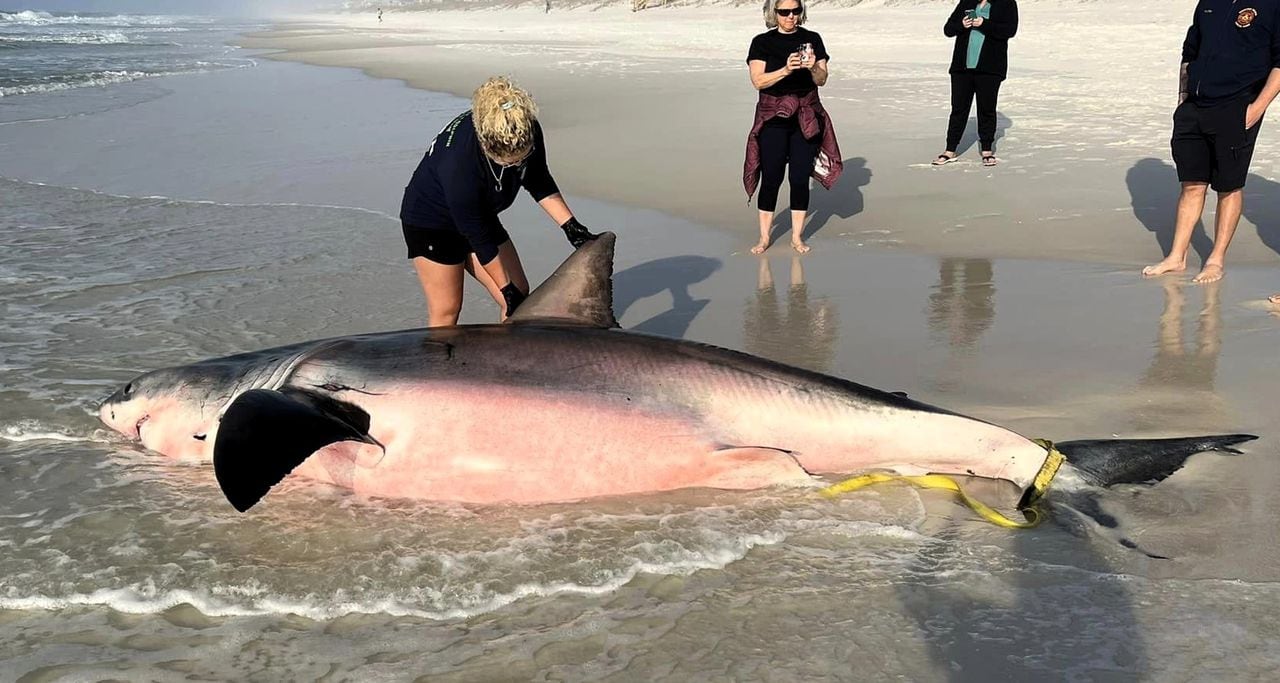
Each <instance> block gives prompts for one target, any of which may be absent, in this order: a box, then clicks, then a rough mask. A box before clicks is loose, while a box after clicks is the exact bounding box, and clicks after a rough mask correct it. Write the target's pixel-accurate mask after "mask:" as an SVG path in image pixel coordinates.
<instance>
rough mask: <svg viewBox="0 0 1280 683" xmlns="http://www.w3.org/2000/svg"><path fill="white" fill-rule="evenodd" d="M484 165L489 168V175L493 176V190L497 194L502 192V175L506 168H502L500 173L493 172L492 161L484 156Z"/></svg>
mask: <svg viewBox="0 0 1280 683" xmlns="http://www.w3.org/2000/svg"><path fill="white" fill-rule="evenodd" d="M484 161H485V165H486V166H488V167H489V173H490V174H492V175H493V189H495V190H497V191H498V192H501V191H502V174H504V173H506V172H507V167H506V166H503V167H502V170H501V171H495V170H493V160H492V159H490V158H489V157H488V155H485V158H484Z"/></svg>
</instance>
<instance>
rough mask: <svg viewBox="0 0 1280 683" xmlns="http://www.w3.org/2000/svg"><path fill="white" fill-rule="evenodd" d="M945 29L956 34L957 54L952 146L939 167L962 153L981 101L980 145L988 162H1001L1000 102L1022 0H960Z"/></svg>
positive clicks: (949, 136)
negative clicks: (962, 141)
mask: <svg viewBox="0 0 1280 683" xmlns="http://www.w3.org/2000/svg"><path fill="white" fill-rule="evenodd" d="M942 32H943V33H944V34H946V36H947V37H949V38H955V39H956V44H955V49H954V50H953V51H952V53H951V69H950V71H951V120H950V122H949V124H948V125H947V148H946V150H945V151H943V153H942V154H939V155H938V158H936V159H934V160H933V164H934V165H935V166H942V165H943V164H947V163H950V162H952V161H954V160H955V158H956V148H957V147H959V146H960V137H961V136H962V135H964V128H965V125H966V124H967V123H968V122H969V109H970V108H971V107H972V106H973V100H974V97H975V96H976V97H977V100H978V144H979V145H980V146H981V148H982V165H983V166H995V165H996V163H997V162H996V154H995V149H994V148H995V141H996V101H997V99H998V98H999V96H1000V84H1001V83H1002V82H1003V81H1004V79H1005V76H1007V75H1008V72H1009V39H1011V38H1013V36H1014V35H1015V34H1017V32H1018V2H1017V0H960V3H959V4H958V5H956V8H955V10H954V11H953V12H952V13H951V16H950V17H948V18H947V23H946V24H945V25H943V27H942Z"/></svg>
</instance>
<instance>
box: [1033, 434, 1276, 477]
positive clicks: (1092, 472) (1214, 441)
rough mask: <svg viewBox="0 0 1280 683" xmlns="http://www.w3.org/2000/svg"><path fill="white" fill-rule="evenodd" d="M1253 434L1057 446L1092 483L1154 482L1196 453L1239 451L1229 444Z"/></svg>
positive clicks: (1248, 438) (1066, 443)
mask: <svg viewBox="0 0 1280 683" xmlns="http://www.w3.org/2000/svg"><path fill="white" fill-rule="evenodd" d="M1256 438H1258V437H1256V436H1254V435H1252V434H1226V435H1222V436H1189V437H1183V438H1177V439H1095V440H1087V441H1065V442H1060V443H1058V444H1057V448H1058V451H1059V452H1061V453H1062V454H1063V455H1064V456H1066V458H1067V462H1069V463H1071V465H1072V466H1073V467H1075V468H1076V469H1077V470H1079V471H1080V472H1081V474H1083V475H1084V476H1085V477H1086V478H1087V479H1089V480H1090V481H1091V482H1092V483H1095V484H1099V485H1101V486H1111V485H1113V484H1148V483H1151V484H1154V483H1156V482H1159V481H1163V480H1164V479H1166V478H1167V477H1168V476H1169V475H1171V474H1173V473H1174V472H1177V471H1178V470H1179V469H1181V468H1182V466H1183V464H1185V463H1186V462H1187V458H1190V457H1191V456H1193V455H1195V454H1196V453H1202V452H1204V451H1218V452H1220V453H1229V454H1239V453H1240V451H1238V450H1236V449H1234V448H1232V446H1235V445H1236V444H1241V443H1244V442H1246V441H1252V440H1254V439H1256Z"/></svg>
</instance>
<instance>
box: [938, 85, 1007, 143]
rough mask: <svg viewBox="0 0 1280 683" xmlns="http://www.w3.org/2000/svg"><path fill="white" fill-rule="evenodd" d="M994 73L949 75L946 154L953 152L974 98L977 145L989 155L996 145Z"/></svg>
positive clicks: (996, 89) (997, 97)
mask: <svg viewBox="0 0 1280 683" xmlns="http://www.w3.org/2000/svg"><path fill="white" fill-rule="evenodd" d="M1001 80H1003V79H1001V78H1000V77H999V76H997V75H995V74H980V73H975V72H973V71H966V72H964V73H958V74H951V122H950V123H949V124H948V125H947V151H948V152H955V151H957V150H956V147H959V146H960V136H961V135H964V127H965V125H966V124H968V123H969V108H970V107H972V106H973V97H974V95H977V96H978V144H979V145H981V146H982V151H984V152H990V151H991V148H992V147H993V146H994V145H995V142H996V100H997V99H999V97H1000V81H1001Z"/></svg>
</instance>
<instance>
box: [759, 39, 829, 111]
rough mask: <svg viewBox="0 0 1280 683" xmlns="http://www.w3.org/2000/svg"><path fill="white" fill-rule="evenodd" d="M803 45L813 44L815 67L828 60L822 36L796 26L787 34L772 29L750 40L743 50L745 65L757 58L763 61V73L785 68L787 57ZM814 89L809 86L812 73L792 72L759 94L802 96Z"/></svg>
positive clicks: (805, 71)
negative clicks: (745, 59) (748, 47)
mask: <svg viewBox="0 0 1280 683" xmlns="http://www.w3.org/2000/svg"><path fill="white" fill-rule="evenodd" d="M805 43H809V44H811V45H813V61H814V63H815V64H816V63H818V62H819V61H822V60H824V59H828V60H829V59H831V57H830V56H828V55H827V47H826V46H825V45H823V44H822V36H820V35H818V34H817V33H815V32H813V31H810V30H809V29H807V28H805V27H803V26H798V27H796V30H795V31H793V32H791V33H783V32H781V31H779V30H777V29H772V30H769V31H765V32H764V33H761V34H760V35H758V36H756V37H755V38H752V39H751V49H750V50H748V51H747V62H751V61H752V60H756V59H758V60H761V61H763V62H764V70H765V71H766V72H770V71H777V70H778V69H781V68H782V67H784V66H786V65H787V57H789V56H791V53H793V52H795V51H796V50H797V49H799V47H800V46H801V45H804V44H805ZM817 87H818V86H817V85H814V83H813V74H812V73H810V71H809V70H808V69H796V70H795V71H792V72H791V75H790V76H787V77H786V78H784V79H782V80H780V81H778V82H777V83H774V84H773V85H771V86H769V87H767V88H765V89H764V90H761V91H760V92H763V93H767V94H769V95H803V94H805V93H807V92H809V91H810V90H813V89H814V88H817Z"/></svg>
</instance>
